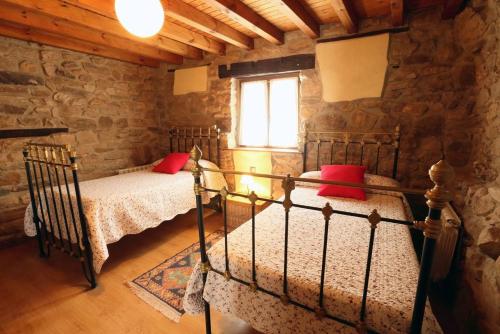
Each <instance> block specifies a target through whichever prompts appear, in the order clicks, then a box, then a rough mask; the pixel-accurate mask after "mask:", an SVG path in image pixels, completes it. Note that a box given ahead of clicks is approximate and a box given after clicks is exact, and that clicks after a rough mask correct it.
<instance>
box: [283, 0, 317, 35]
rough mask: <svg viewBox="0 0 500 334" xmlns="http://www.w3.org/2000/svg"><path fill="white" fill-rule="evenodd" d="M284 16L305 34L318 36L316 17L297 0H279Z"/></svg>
mask: <svg viewBox="0 0 500 334" xmlns="http://www.w3.org/2000/svg"><path fill="white" fill-rule="evenodd" d="M278 3H279V4H280V5H281V8H282V9H283V12H284V13H285V14H286V16H287V17H288V18H289V19H290V20H291V21H292V22H293V23H294V24H295V25H296V26H297V27H298V28H299V29H300V30H302V31H303V32H304V33H305V34H306V35H307V36H309V37H311V38H318V37H319V34H320V32H319V24H318V22H316V19H315V18H314V17H313V16H312V15H311V14H310V13H309V12H308V11H307V10H306V8H305V7H304V5H302V3H301V2H299V1H297V0H279V1H278Z"/></svg>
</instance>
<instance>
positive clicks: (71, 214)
mask: <svg viewBox="0 0 500 334" xmlns="http://www.w3.org/2000/svg"><path fill="white" fill-rule="evenodd" d="M23 156H24V166H25V169H26V176H27V179H28V189H29V195H30V204H31V211H32V216H33V217H32V218H33V224H34V225H35V229H36V238H37V241H38V247H39V252H40V256H41V257H49V256H50V252H51V249H52V248H54V249H58V250H60V251H62V252H64V253H67V254H69V255H70V256H72V257H75V258H77V259H78V260H79V261H80V262H81V265H82V270H83V273H84V275H85V278H86V279H87V281H88V282H89V284H90V287H91V288H95V287H96V286H97V282H96V278H95V273H94V266H93V260H92V248H91V246H90V242H89V231H88V226H87V219H86V217H85V214H84V211H83V205H82V199H81V194H80V186H79V183H78V164H77V161H76V152H75V151H74V150H72V149H71V148H70V146H69V145H51V144H35V143H29V144H26V146H25V147H24V149H23Z"/></svg>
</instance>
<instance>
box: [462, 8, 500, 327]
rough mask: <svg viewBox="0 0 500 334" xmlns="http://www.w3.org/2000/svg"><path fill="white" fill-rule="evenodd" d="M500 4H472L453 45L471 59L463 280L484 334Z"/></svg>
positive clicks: (498, 304) (495, 189)
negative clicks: (473, 80)
mask: <svg viewBox="0 0 500 334" xmlns="http://www.w3.org/2000/svg"><path fill="white" fill-rule="evenodd" d="M499 15H500V1H498V0H483V1H472V2H471V4H470V6H469V7H468V8H466V9H465V10H464V11H463V12H462V13H461V14H460V15H459V16H458V17H457V18H456V20H455V29H454V33H455V36H456V41H457V45H458V46H459V47H460V48H461V49H462V50H463V52H464V53H465V54H466V57H468V58H470V59H473V61H474V64H475V68H476V82H477V85H476V86H475V87H474V91H473V95H474V96H476V103H475V106H474V108H473V110H472V111H471V112H472V113H473V115H474V117H475V118H476V119H477V122H476V123H475V124H474V125H475V126H474V127H469V128H468V131H469V132H470V133H471V134H472V136H473V142H472V144H473V156H472V163H471V164H472V166H473V167H474V168H473V170H472V172H471V174H470V178H469V179H468V180H467V182H464V188H466V189H467V196H466V199H465V200H466V203H465V204H466V206H465V208H464V211H463V216H464V220H465V227H466V229H467V232H468V233H469V237H470V240H468V244H469V247H468V249H467V258H466V263H465V269H466V270H465V272H466V279H467V281H468V283H469V285H470V286H471V287H472V290H473V292H474V295H475V299H476V303H477V305H478V308H477V310H478V316H479V320H480V324H481V325H482V329H483V331H484V332H485V333H499V332H500V257H499V255H500V175H499V172H500V136H499V133H500V41H499V39H500V16H499Z"/></svg>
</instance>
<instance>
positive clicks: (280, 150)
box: [226, 146, 301, 154]
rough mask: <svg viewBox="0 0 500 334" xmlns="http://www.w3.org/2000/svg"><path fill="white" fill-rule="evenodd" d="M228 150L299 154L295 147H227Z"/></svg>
mask: <svg viewBox="0 0 500 334" xmlns="http://www.w3.org/2000/svg"><path fill="white" fill-rule="evenodd" d="M226 150H229V151H247V152H274V153H291V154H301V152H300V151H299V150H298V149H296V148H277V147H241V146H238V147H231V148H227V149H226Z"/></svg>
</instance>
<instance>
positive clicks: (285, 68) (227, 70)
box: [219, 54, 316, 79]
mask: <svg viewBox="0 0 500 334" xmlns="http://www.w3.org/2000/svg"><path fill="white" fill-rule="evenodd" d="M315 66H316V56H315V54H302V55H294V56H288V57H281V58H271V59H262V60H257V61H247V62H242V63H233V64H230V65H229V66H228V65H219V78H221V79H222V78H231V77H241V76H252V75H262V74H273V73H283V72H295V71H300V70H307V69H313V68H315Z"/></svg>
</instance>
